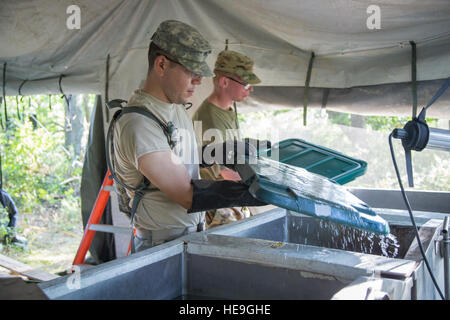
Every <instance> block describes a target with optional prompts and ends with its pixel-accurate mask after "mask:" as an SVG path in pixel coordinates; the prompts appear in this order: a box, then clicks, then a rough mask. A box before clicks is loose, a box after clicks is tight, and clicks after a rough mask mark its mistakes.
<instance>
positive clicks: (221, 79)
mask: <svg viewBox="0 0 450 320" xmlns="http://www.w3.org/2000/svg"><path fill="white" fill-rule="evenodd" d="M228 84H229V79H228V78H227V77H225V76H220V77H219V86H220V87H221V88H226V87H228Z"/></svg>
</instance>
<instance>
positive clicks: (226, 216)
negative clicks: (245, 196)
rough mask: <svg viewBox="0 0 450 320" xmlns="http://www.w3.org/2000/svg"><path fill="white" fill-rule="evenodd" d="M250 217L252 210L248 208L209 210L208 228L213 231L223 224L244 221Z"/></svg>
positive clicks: (207, 214) (207, 212)
mask: <svg viewBox="0 0 450 320" xmlns="http://www.w3.org/2000/svg"><path fill="white" fill-rule="evenodd" d="M250 215H251V214H250V210H249V208H247V207H241V208H222V209H216V210H209V211H206V215H205V218H206V228H207V229H211V228H213V227H217V226H220V225H222V224H227V223H230V222H234V221H238V220H242V219H244V218H248V217H250Z"/></svg>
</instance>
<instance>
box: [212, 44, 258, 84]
mask: <svg viewBox="0 0 450 320" xmlns="http://www.w3.org/2000/svg"><path fill="white" fill-rule="evenodd" d="M214 70H218V71H223V72H226V73H230V74H234V75H236V76H238V77H239V78H241V79H242V81H245V82H247V83H249V84H258V83H260V82H261V80H259V78H258V77H257V76H256V74H254V73H253V61H252V59H250V58H249V57H247V56H245V55H243V54H241V53H239V52H236V51H231V50H224V51H222V52H221V53H219V55H218V56H217V61H216V65H215V68H214Z"/></svg>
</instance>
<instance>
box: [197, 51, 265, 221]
mask: <svg viewBox="0 0 450 320" xmlns="http://www.w3.org/2000/svg"><path fill="white" fill-rule="evenodd" d="M253 65H254V63H253V60H252V59H250V58H249V57H247V56H245V55H243V54H241V53H239V52H236V51H232V50H224V51H222V52H220V53H219V55H218V56H217V60H216V63H215V68H214V73H215V77H214V79H213V84H214V89H213V92H212V93H211V95H210V96H209V97H208V98H207V99H206V100H204V101H203V103H202V104H201V105H200V107H199V108H198V109H197V111H196V112H195V114H194V116H193V118H192V120H193V122H194V126H201V131H202V137H210V138H211V140H214V142H215V143H216V142H218V141H225V140H229V139H236V140H241V139H242V137H241V132H240V130H239V124H238V120H237V112H236V105H235V102H241V101H244V100H245V99H246V98H247V97H248V96H249V94H250V93H251V92H252V91H253V85H254V84H258V83H260V82H261V80H260V79H259V78H258V76H257V75H256V74H255V73H254V71H253ZM212 137H213V139H212ZM211 140H203V141H202V142H203V144H204V145H207V144H209V143H210V142H211ZM255 142H256V143H257V141H256V140H253V143H255ZM267 143H268V142H266V144H265V146H267ZM222 174H223V175H231V176H232V175H235V174H233V173H232V172H231V171H230V170H227V169H226V168H225V167H224V166H221V165H219V164H216V165H214V166H212V167H209V168H201V169H200V175H201V177H202V179H210V180H215V181H221V180H223V176H222ZM250 214H251V212H250V209H249V208H246V207H234V208H225V209H217V210H209V211H207V212H206V223H207V227H208V228H212V227H215V226H218V225H222V224H226V223H229V222H232V221H236V220H240V219H243V218H246V217H249V216H250Z"/></svg>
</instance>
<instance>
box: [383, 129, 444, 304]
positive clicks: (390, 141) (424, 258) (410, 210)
mask: <svg viewBox="0 0 450 320" xmlns="http://www.w3.org/2000/svg"><path fill="white" fill-rule="evenodd" d="M389 148H390V149H391V156H392V162H393V163H394V168H395V173H396V174H397V179H398V184H399V185H400V190H401V192H402V196H403V200H405V204H406V207H407V208H408V213H409V217H410V218H411V222H412V224H413V226H414V231H415V233H416V239H417V243H418V244H419V249H420V252H421V254H422V257H423V260H424V262H425V265H426V266H427V269H428V272H429V273H430V276H431V279H432V280H433V283H434V286H435V287H436V290H437V291H438V293H439V295H440V296H441V299H442V300H445V297H444V295H443V294H442V291H441V289H440V288H439V285H438V283H437V281H436V278H435V277H434V275H433V272H432V271H431V267H430V265H429V263H428V260H427V258H426V256H425V251H424V249H423V246H422V242H421V241H420V236H419V231H418V228H417V225H416V221H415V220H414V217H413V214H412V209H411V205H410V204H409V200H408V197H407V196H406V192H405V189H404V188H403V184H402V180H401V178H400V173H399V170H398V166H397V161H395V154H394V148H393V146H392V133H391V134H390V135H389Z"/></svg>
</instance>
